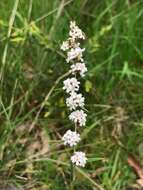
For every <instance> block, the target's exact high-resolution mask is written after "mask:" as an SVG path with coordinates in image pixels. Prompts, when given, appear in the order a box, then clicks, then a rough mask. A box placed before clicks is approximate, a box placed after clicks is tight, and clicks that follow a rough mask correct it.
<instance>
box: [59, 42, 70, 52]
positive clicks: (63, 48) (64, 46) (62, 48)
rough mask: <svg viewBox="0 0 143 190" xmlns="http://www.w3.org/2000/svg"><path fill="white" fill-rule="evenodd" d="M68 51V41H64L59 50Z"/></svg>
mask: <svg viewBox="0 0 143 190" xmlns="http://www.w3.org/2000/svg"><path fill="white" fill-rule="evenodd" d="M68 49H69V42H68V41H64V42H63V43H62V45H61V50H63V51H66V50H68Z"/></svg>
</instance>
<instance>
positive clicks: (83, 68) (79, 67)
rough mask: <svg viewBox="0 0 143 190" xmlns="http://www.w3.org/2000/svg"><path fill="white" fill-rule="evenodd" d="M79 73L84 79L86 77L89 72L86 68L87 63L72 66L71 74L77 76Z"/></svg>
mask: <svg viewBox="0 0 143 190" xmlns="http://www.w3.org/2000/svg"><path fill="white" fill-rule="evenodd" d="M77 71H78V72H79V73H80V75H81V76H82V77H84V76H85V72H87V67H86V66H85V63H75V64H73V65H71V72H72V73H73V74H75V73H76V72H77Z"/></svg>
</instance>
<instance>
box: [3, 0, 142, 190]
mask: <svg viewBox="0 0 143 190" xmlns="http://www.w3.org/2000/svg"><path fill="white" fill-rule="evenodd" d="M0 10H1V11H0V57H1V59H0V60H1V61H0V79H1V80H0V121H1V122H0V160H1V161H0V183H1V184H2V185H3V184H15V185H16V186H22V187H24V188H25V189H32V190H36V189H40V190H69V183H70V167H69V166H68V165H69V155H70V151H71V150H70V149H66V151H65V147H63V146H62V143H61V142H60V137H61V136H62V135H63V133H64V132H65V131H66V130H67V129H69V128H72V124H71V123H70V122H69V120H68V117H67V115H68V110H67V108H66V106H65V95H64V93H63V91H62V81H60V82H59V83H58V85H57V86H56V87H55V88H54V91H53V93H52V94H50V96H49V99H48V100H47V101H44V98H45V97H46V95H47V94H48V92H49V91H50V89H51V88H52V87H53V85H54V84H55V81H56V80H57V78H59V77H61V76H62V75H63V74H64V73H65V72H66V71H67V70H68V68H69V65H67V64H66V63H65V58H64V54H63V53H62V52H61V51H60V44H61V43H62V41H63V40H65V39H66V38H67V36H68V29H69V28H68V27H69V21H70V20H76V22H77V23H78V25H79V26H80V28H82V30H83V31H84V32H85V33H86V36H87V39H86V41H85V43H84V44H83V47H85V48H86V53H85V60H86V63H87V67H88V73H87V75H86V77H85V78H84V79H83V80H82V92H84V95H85V97H86V108H87V109H88V122H87V126H86V127H85V128H83V129H82V135H83V140H82V142H81V143H80V145H79V149H81V150H84V151H86V153H87V155H88V158H89V161H88V164H87V167H86V168H84V169H77V170H76V181H75V184H74V186H75V187H74V189H75V190H76V189H78V190H80V189H83V190H95V189H96V186H97V184H98V185H99V186H100V187H99V189H100V188H103V189H105V190H122V189H124V188H125V187H127V186H129V185H130V184H131V183H134V182H135V175H134V173H133V171H132V170H131V168H130V167H129V166H128V164H127V158H128V155H129V153H132V154H135V155H136V156H137V158H138V159H139V160H142V158H143V154H142V152H143V151H142V150H143V144H142V143H143V142H142V134H143V119H142V114H143V98H142V95H143V93H142V92H143V85H142V84H143V70H142V68H143V64H142V63H143V53H142V52H143V46H142V41H143V40H142V34H143V27H142V20H143V1H141V0H138V1H137V0H136V1H132V0H120V1H119V0H114V1H113V0H102V1H99V0H76V1H72V0H70V1H66V0H54V1H53V0H40V1H39V0H3V1H0ZM41 104H42V105H43V107H42V109H41V112H40V114H39V117H38V118H37V119H35V116H36V114H37V112H38V110H39V109H40V108H39V107H40V105H41ZM32 124H33V125H32ZM119 144H122V145H123V146H124V147H125V149H122V148H121V147H120V146H119ZM96 183H97V184H96Z"/></svg>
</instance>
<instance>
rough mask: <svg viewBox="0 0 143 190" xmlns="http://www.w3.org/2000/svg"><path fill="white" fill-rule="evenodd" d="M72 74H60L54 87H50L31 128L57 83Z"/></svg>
mask: <svg viewBox="0 0 143 190" xmlns="http://www.w3.org/2000/svg"><path fill="white" fill-rule="evenodd" d="M69 74H70V72H69V71H68V72H66V73H65V74H64V75H62V76H60V77H59V78H58V79H57V80H56V81H55V83H54V85H53V86H52V88H51V89H50V91H49V92H48V94H47V95H46V97H45V99H44V100H43V102H42V103H41V105H40V108H39V110H38V112H37V114H36V116H35V119H34V120H33V122H32V124H31V126H30V130H31V129H32V128H33V127H34V125H35V124H36V123H37V121H38V118H39V115H40V113H41V111H42V109H43V108H44V106H45V104H46V102H47V101H48V99H49V97H50V96H51V94H52V92H53V91H54V89H55V87H56V86H57V84H58V83H59V82H60V81H61V80H62V79H63V78H65V77H67V76H68V75H69Z"/></svg>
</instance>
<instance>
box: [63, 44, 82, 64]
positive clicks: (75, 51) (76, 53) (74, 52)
mask: <svg viewBox="0 0 143 190" xmlns="http://www.w3.org/2000/svg"><path fill="white" fill-rule="evenodd" d="M84 51H85V48H83V49H81V48H80V47H78V46H77V47H75V48H71V50H70V51H69V52H68V53H67V59H66V61H67V63H69V62H70V61H71V60H73V59H75V58H77V59H78V60H80V61H83V58H82V57H83V56H82V52H84Z"/></svg>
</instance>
